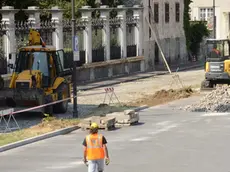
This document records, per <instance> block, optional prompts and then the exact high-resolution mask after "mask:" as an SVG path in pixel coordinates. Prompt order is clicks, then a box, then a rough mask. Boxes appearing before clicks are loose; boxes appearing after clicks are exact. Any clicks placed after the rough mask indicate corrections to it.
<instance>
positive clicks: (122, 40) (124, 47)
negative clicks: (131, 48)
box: [117, 5, 127, 58]
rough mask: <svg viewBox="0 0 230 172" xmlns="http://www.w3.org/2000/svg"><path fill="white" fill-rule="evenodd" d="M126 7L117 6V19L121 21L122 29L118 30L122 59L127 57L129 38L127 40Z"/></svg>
mask: <svg viewBox="0 0 230 172" xmlns="http://www.w3.org/2000/svg"><path fill="white" fill-rule="evenodd" d="M124 7H125V6H124V5H118V6H117V11H118V14H117V18H119V19H120V20H121V23H120V28H119V30H118V34H119V41H120V45H121V58H126V57H127V40H126V39H127V38H126V9H125V8H124Z"/></svg>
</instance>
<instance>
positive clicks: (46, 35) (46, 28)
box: [38, 20, 55, 45]
mask: <svg viewBox="0 0 230 172" xmlns="http://www.w3.org/2000/svg"><path fill="white" fill-rule="evenodd" d="M38 30H39V32H40V35H41V37H42V39H43V41H44V42H45V43H46V44H47V45H53V41H52V39H53V38H52V35H53V32H54V31H55V24H54V22H52V21H50V20H47V21H41V23H40V28H39V29H38Z"/></svg>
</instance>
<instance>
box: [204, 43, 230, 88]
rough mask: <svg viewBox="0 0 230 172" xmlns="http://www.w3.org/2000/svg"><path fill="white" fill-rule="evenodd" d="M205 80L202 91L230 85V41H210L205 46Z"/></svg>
mask: <svg viewBox="0 0 230 172" xmlns="http://www.w3.org/2000/svg"><path fill="white" fill-rule="evenodd" d="M205 50H206V55H205V56H206V63H205V80H204V81H203V82H202V83H201V90H206V89H213V88H214V87H215V86H216V85H217V84H228V85H229V84H230V58H229V57H230V40H229V39H208V40H207V41H206V44H205Z"/></svg>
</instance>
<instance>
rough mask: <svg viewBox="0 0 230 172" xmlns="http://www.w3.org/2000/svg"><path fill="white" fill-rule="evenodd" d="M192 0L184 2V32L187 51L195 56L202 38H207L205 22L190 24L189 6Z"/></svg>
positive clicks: (207, 32)
mask: <svg viewBox="0 0 230 172" xmlns="http://www.w3.org/2000/svg"><path fill="white" fill-rule="evenodd" d="M191 3H192V0H184V31H185V37H186V46H187V50H188V51H190V52H192V53H193V54H194V55H197V53H198V51H199V48H200V43H201V42H202V40H203V38H204V37H207V36H209V34H210V32H209V30H208V29H207V26H206V23H205V22H190V15H189V13H190V4H191Z"/></svg>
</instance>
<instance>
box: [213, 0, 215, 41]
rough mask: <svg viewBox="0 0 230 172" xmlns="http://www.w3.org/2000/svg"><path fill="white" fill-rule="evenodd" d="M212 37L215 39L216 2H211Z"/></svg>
mask: <svg viewBox="0 0 230 172" xmlns="http://www.w3.org/2000/svg"><path fill="white" fill-rule="evenodd" d="M213 37H214V39H216V0H213Z"/></svg>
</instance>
